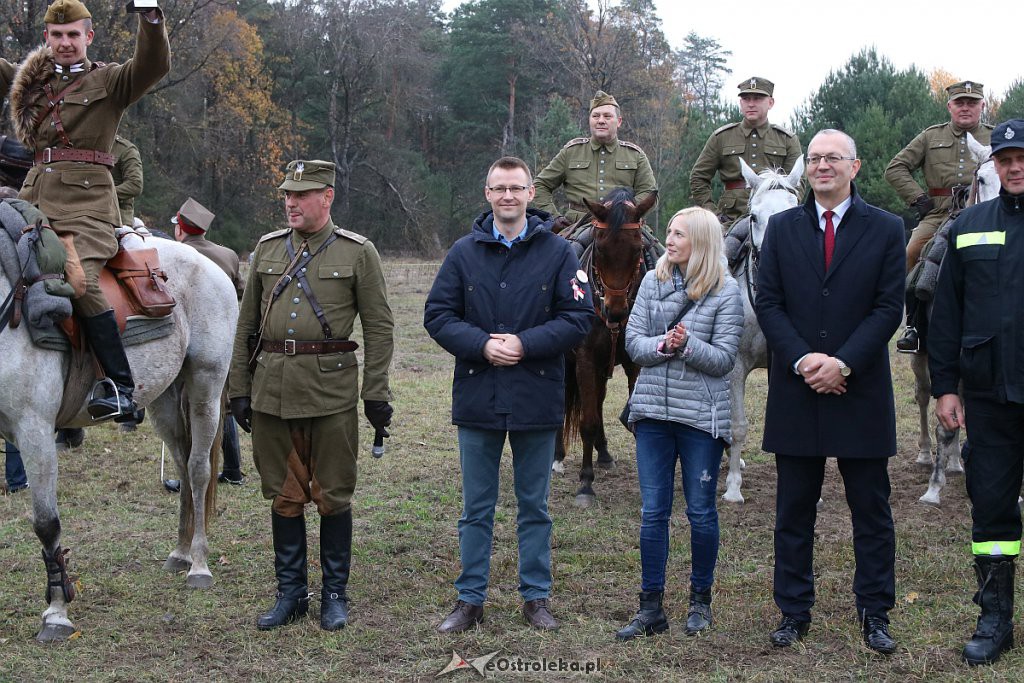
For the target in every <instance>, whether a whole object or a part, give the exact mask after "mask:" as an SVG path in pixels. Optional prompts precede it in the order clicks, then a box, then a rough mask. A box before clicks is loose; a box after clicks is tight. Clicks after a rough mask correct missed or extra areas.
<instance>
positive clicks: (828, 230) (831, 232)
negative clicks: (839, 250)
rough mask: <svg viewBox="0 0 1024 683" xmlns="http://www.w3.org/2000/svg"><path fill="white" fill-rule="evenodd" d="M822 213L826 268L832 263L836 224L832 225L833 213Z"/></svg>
mask: <svg viewBox="0 0 1024 683" xmlns="http://www.w3.org/2000/svg"><path fill="white" fill-rule="evenodd" d="M822 215H823V216H825V270H828V266H829V264H830V263H832V252H833V251H835V249H836V226H834V225H832V216H834V215H835V213H834V212H832V211H826V212H825V213H823V214H822Z"/></svg>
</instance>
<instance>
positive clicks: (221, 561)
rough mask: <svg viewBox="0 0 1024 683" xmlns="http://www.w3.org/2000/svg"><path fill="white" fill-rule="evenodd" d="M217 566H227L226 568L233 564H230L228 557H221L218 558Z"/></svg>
mask: <svg viewBox="0 0 1024 683" xmlns="http://www.w3.org/2000/svg"><path fill="white" fill-rule="evenodd" d="M217 564H219V565H222V566H225V567H226V566H227V565H229V564H231V563H230V562H228V558H227V555H221V556H220V557H219V558H217Z"/></svg>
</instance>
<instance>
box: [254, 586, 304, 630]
mask: <svg viewBox="0 0 1024 683" xmlns="http://www.w3.org/2000/svg"><path fill="white" fill-rule="evenodd" d="M308 611H309V598H308V597H301V598H286V597H285V596H284V595H282V594H281V593H278V594H277V602H275V603H274V607H273V608H272V609H271V610H270V611H269V612H264V613H263V614H261V615H260V616H259V618H257V619H256V628H258V629H259V630H261V631H269V630H270V629H272V628H277V627H278V626H284V625H285V624H290V623H292V622H293V621H295V620H296V619H298V618H299V617H304V616H306V612H308Z"/></svg>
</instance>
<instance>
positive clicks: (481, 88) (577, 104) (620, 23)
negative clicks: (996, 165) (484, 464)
mask: <svg viewBox="0 0 1024 683" xmlns="http://www.w3.org/2000/svg"><path fill="white" fill-rule="evenodd" d="M46 6H47V2H46V0H0V17H4V19H5V20H4V21H3V22H0V57H4V58H6V59H8V60H11V61H18V60H20V59H21V58H22V57H23V56H24V55H25V54H26V53H27V52H28V51H29V50H30V49H31V48H32V47H34V46H35V45H37V44H39V42H40V40H41V37H42V30H43V22H42V18H43V14H44V13H45V10H46ZM161 6H162V7H163V9H164V12H165V15H166V18H167V24H168V26H167V28H168V32H169V34H170V40H171V50H172V55H173V59H172V64H173V66H172V70H171V73H170V75H169V76H168V77H167V78H166V79H164V80H163V81H162V82H161V83H160V84H159V85H158V86H157V87H156V88H154V90H153V91H152V92H151V93H150V94H149V95H148V96H147V97H144V98H143V99H142V100H141V101H140V102H138V103H137V104H135V105H133V106H132V107H131V109H129V111H128V112H127V114H126V116H125V117H124V119H123V120H122V123H121V128H120V133H121V134H122V135H124V136H126V137H127V138H129V139H130V140H132V141H134V142H135V143H136V144H137V145H138V147H139V149H140V152H141V154H142V158H143V164H144V168H145V190H144V192H143V195H142V197H141V198H140V199H139V200H138V202H137V204H136V212H137V213H138V214H140V215H141V216H143V217H144V218H145V219H146V220H147V222H148V224H149V225H150V226H151V227H157V228H161V229H167V227H168V225H169V218H170V216H172V215H173V213H174V212H175V210H176V209H177V207H178V206H179V205H180V204H181V203H182V201H184V199H185V198H186V197H187V196H192V197H195V198H196V199H198V200H199V201H200V202H202V203H203V204H204V205H206V206H208V207H210V208H211V209H212V210H213V211H214V212H215V213H216V214H217V221H216V223H215V224H214V228H213V230H211V238H212V239H214V240H215V241H218V242H221V243H224V244H227V245H228V246H231V247H233V248H234V249H236V250H238V251H241V252H245V251H248V250H249V249H251V248H252V246H253V245H254V244H255V242H256V240H257V239H258V238H259V236H260V235H262V234H264V233H266V232H268V231H270V230H273V229H276V228H278V227H280V225H281V224H282V222H283V221H282V210H281V201H280V196H279V193H278V191H277V189H276V186H277V184H278V183H279V182H280V176H281V172H282V169H283V168H284V165H285V164H286V163H287V162H288V161H289V160H290V159H293V158H321V159H328V160H331V161H334V162H335V163H336V164H337V185H336V199H335V203H334V209H333V215H334V220H335V222H336V223H338V224H339V225H341V226H343V227H347V228H350V229H352V230H355V231H357V232H360V233H362V234H365V235H367V236H368V237H370V238H371V239H372V240H373V241H374V243H375V244H377V246H378V247H379V248H380V249H381V250H382V251H386V252H390V253H404V254H416V255H421V256H437V255H439V254H441V253H443V252H444V250H445V249H447V247H448V246H449V245H450V244H451V243H452V242H453V241H454V240H455V239H457V238H458V237H459V236H461V235H463V234H465V233H466V232H467V230H468V229H469V225H470V222H471V221H472V219H473V217H474V216H475V215H476V214H477V213H478V212H479V211H480V210H481V208H482V206H483V193H482V188H483V181H484V179H483V174H484V172H485V171H486V169H487V167H488V166H489V165H490V163H491V162H492V161H493V160H494V159H495V158H497V157H498V156H501V155H504V154H511V155H515V156H519V157H521V158H523V159H525V160H526V161H527V163H528V164H530V166H531V167H532V168H534V169H535V171H539V170H540V169H542V168H543V167H544V166H545V165H546V164H547V163H548V161H550V159H551V158H552V157H553V156H554V155H555V153H556V152H557V151H558V150H559V149H560V148H561V147H562V145H564V144H565V143H566V142H567V141H568V140H570V139H571V138H573V137H577V136H579V135H585V134H587V131H588V128H587V121H586V117H587V104H588V102H589V100H590V98H591V97H592V96H593V94H594V92H595V91H596V90H598V89H600V90H605V91H607V92H610V93H613V94H614V95H615V97H616V98H617V99H618V101H619V103H620V105H621V106H622V110H623V116H624V119H625V120H624V124H623V128H622V129H621V130H620V133H619V134H620V137H621V138H622V139H624V140H629V141H632V142H635V143H637V144H639V145H640V146H641V147H643V149H644V150H645V151H646V152H647V155H648V157H649V158H650V161H651V165H652V166H653V168H654V172H655V175H656V177H657V179H658V183H659V186H660V189H661V202H660V203H659V207H658V209H657V211H656V212H655V213H654V214H653V215H651V216H649V218H648V220H649V222H650V223H652V224H653V225H654V226H655V227H656V229H657V230H658V232H659V234H660V233H661V232H662V231H663V228H664V223H665V222H666V221H667V219H668V218H669V217H670V216H671V215H672V213H673V212H674V211H676V210H678V209H679V208H682V207H684V206H688V205H689V204H690V203H691V202H690V196H689V194H690V189H689V188H690V186H689V173H690V168H691V167H692V165H693V163H694V161H695V160H696V158H697V155H698V154H699V153H700V150H701V148H702V147H703V145H704V143H705V141H706V140H707V138H708V136H709V135H710V134H711V133H712V132H713V131H714V130H715V129H716V128H718V127H719V126H721V125H723V124H725V123H729V122H731V121H736V120H738V119H739V112H738V109H737V107H736V103H737V100H736V98H735V97H734V92H733V88H732V85H733V80H736V79H737V78H742V77H747V76H749V75H750V74H731V72H730V68H729V57H730V56H731V52H730V51H728V50H726V49H724V48H723V47H722V45H721V43H720V42H719V40H717V39H716V38H715V37H711V36H701V35H698V34H696V33H694V32H691V33H690V34H689V35H687V36H686V38H685V40H684V44H683V45H679V46H672V45H669V43H668V42H667V40H666V38H665V34H664V32H663V29H662V23H661V20H660V19H659V17H658V15H657V12H656V9H655V6H654V3H653V2H652V0H621V1H619V2H613V1H611V0H599V1H597V2H588V0H471V1H470V2H467V3H465V4H463V5H461V6H459V7H458V8H456V9H455V10H454V11H453V12H450V13H446V12H444V11H443V10H442V3H441V2H440V0H281V1H277V2H270V1H268V0H163V1H162V2H161ZM90 10H91V11H92V13H93V18H94V27H95V30H96V39H95V41H94V43H93V45H92V47H91V48H90V49H89V55H90V58H92V59H94V60H103V61H110V62H117V61H122V62H123V61H124V60H126V59H127V58H128V57H130V56H131V54H132V51H133V47H134V41H135V28H136V23H135V22H136V18H135V17H134V16H132V15H126V14H125V12H124V10H123V3H121V2H111V3H101V2H95V1H94V2H92V3H90ZM8 18H9V20H8ZM962 77H965V76H964V75H961V74H952V73H948V72H946V71H943V70H941V69H935V70H933V71H929V72H924V71H921V70H919V69H918V68H916V67H910V68H908V69H905V70H900V69H896V68H895V67H894V66H893V64H892V62H891V61H890V60H888V59H887V58H886V57H885V55H884V54H882V53H881V52H879V51H878V50H877V49H876V48H874V47H865V48H864V49H862V50H861V51H859V52H858V53H856V54H853V55H851V56H850V58H849V60H848V61H847V62H846V64H845V65H844V66H843V67H842V68H840V69H837V70H835V71H833V72H831V73H830V75H829V76H828V77H827V78H826V79H825V81H824V82H823V83H822V84H821V85H820V87H819V88H818V89H817V91H815V92H814V93H812V94H811V95H810V96H809V97H808V98H807V99H806V101H805V102H804V103H803V104H801V105H800V106H798V107H797V108H796V109H795V112H794V114H793V116H792V118H791V120H790V121H777V120H774V119H773V121H774V122H775V123H779V124H782V125H785V126H788V127H790V128H791V129H792V130H794V132H796V133H797V134H798V135H799V136H800V138H801V141H802V143H803V145H804V146H805V147H806V144H807V142H808V141H809V139H810V137H811V136H812V135H813V134H814V132H815V131H817V130H820V129H822V128H825V127H832V128H839V129H842V130H845V131H847V132H848V133H850V134H851V135H852V136H853V137H854V138H855V139H856V140H857V143H858V152H859V156H860V157H861V158H862V160H863V162H864V168H863V170H862V171H861V175H860V177H859V178H858V188H859V189H860V191H861V193H862V194H863V195H864V196H865V198H866V199H867V200H868V201H869V202H871V203H873V204H876V205H879V206H882V207H884V208H886V209H888V210H890V211H893V212H895V213H898V214H901V215H903V216H904V217H905V218H906V219H907V220H908V222H909V221H911V220H912V212H911V211H909V210H908V208H907V207H906V206H905V205H904V204H903V202H902V201H900V199H899V198H898V197H897V195H896V194H895V192H893V190H892V189H891V188H890V187H889V186H888V185H887V184H886V183H885V181H884V179H883V178H882V170H883V169H884V168H885V166H886V164H887V163H888V162H889V160H890V159H891V158H892V157H893V156H894V155H895V154H896V153H897V152H898V151H899V150H900V149H901V148H902V147H903V146H904V145H906V144H907V143H908V142H909V141H910V140H911V139H912V138H913V137H914V136H915V135H916V134H917V133H919V132H920V131H921V130H923V129H924V128H925V127H927V126H929V125H932V124H935V123H940V122H943V121H946V120H948V118H949V116H948V114H947V112H946V110H945V92H944V88H945V86H946V85H948V84H949V83H952V82H955V81H957V80H960V79H961V78H962ZM4 105H5V110H4V114H5V116H4V117H3V123H2V124H0V130H2V131H3V132H9V125H8V124H7V117H6V103H4ZM1020 116H1024V81H1022V80H1020V79H1018V80H1016V81H1015V82H1014V83H1012V84H1011V86H1010V87H1009V88H1008V89H1007V91H1006V92H1003V93H995V94H991V93H990V94H989V98H988V103H987V107H986V114H985V120H987V121H989V122H996V121H1001V120H1004V119H1007V118H1011V117H1020ZM720 189H721V188H720V186H719V185H718V181H717V180H716V192H718V191H720Z"/></svg>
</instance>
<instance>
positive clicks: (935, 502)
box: [917, 491, 939, 508]
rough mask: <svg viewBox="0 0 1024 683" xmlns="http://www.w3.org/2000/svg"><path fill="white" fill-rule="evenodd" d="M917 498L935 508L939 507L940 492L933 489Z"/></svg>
mask: <svg viewBox="0 0 1024 683" xmlns="http://www.w3.org/2000/svg"><path fill="white" fill-rule="evenodd" d="M917 500H918V502H920V503H924V504H925V505H930V506H931V507H933V508H937V507H939V494H938V493H932V492H931V491H929V492H928V493H926V494H924V495H923V496H921V497H920V498H918V499H917Z"/></svg>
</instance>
